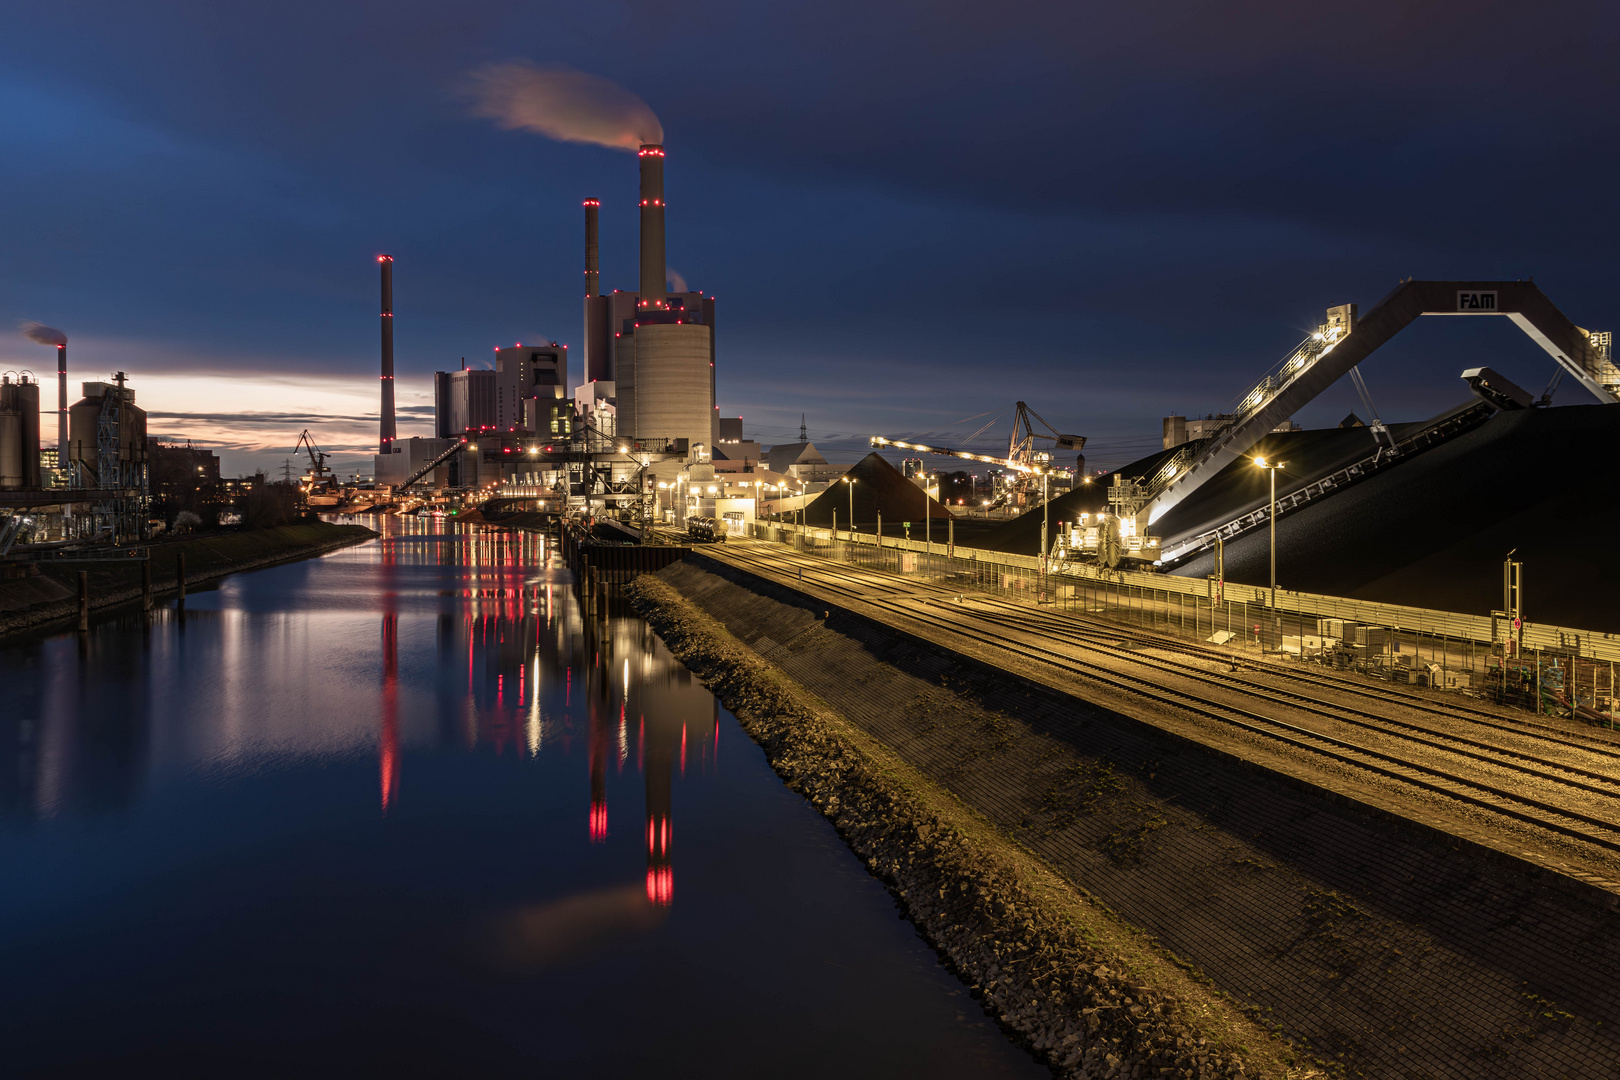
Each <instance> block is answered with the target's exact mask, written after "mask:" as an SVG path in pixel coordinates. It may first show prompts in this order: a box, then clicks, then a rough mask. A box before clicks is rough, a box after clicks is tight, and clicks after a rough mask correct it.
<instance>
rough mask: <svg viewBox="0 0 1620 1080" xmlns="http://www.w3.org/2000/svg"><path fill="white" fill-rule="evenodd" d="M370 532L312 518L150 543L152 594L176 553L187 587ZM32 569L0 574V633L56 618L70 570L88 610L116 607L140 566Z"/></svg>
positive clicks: (132, 591)
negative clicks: (84, 581)
mask: <svg viewBox="0 0 1620 1080" xmlns="http://www.w3.org/2000/svg"><path fill="white" fill-rule="evenodd" d="M376 535H377V533H376V532H374V531H372V530H371V529H368V528H366V527H365V526H364V525H339V524H336V523H334V522H329V521H315V522H308V523H305V524H300V525H282V526H279V527H277V528H273V529H254V530H251V531H245V532H229V533H217V534H213V535H209V536H199V537H196V538H194V539H189V540H171V541H168V542H166V543H155V544H152V545H151V548H150V550H151V553H152V560H151V567H152V594H153V596H154V597H157V596H162V595H164V594H167V593H172V592H174V591H176V590H177V589H178V588H179V579H178V577H177V567H178V557H179V556H180V555H184V556H185V561H186V581H185V584H186V587H187V588H188V589H190V588H193V587H196V586H200V585H205V584H207V583H208V582H211V581H215V580H218V579H219V578H222V577H224V576H225V575H227V574H234V573H239V572H241V571H244V570H256V569H259V568H260V567H265V566H273V565H275V564H276V563H281V562H288V561H290V560H293V559H307V558H309V557H310V556H312V555H319V554H322V553H323V552H327V551H332V550H334V549H336V548H340V547H347V546H348V545H350V544H358V543H361V542H362V541H365V540H370V539H371V538H373V537H375V536H376ZM35 566H36V567H37V569H38V572H37V573H35V574H31V575H29V576H26V577H20V578H13V579H10V580H6V581H0V638H4V637H6V636H8V635H11V634H16V633H21V632H23V631H26V630H32V629H35V628H38V627H41V626H46V625H49V624H50V623H53V622H57V621H59V620H63V619H70V618H73V617H74V616H75V615H76V614H77V612H78V574H79V572H80V571H81V570H82V571H84V572H85V573H87V574H88V575H89V583H90V608H91V610H92V611H96V610H100V609H103V608H110V607H116V606H117V605H119V604H127V603H130V602H131V601H139V600H140V598H141V566H142V564H141V563H140V562H137V561H134V560H128V561H121V562H74V561H70V560H65V559H64V560H61V561H48V560H47V561H42V562H40V563H37V564H35Z"/></svg>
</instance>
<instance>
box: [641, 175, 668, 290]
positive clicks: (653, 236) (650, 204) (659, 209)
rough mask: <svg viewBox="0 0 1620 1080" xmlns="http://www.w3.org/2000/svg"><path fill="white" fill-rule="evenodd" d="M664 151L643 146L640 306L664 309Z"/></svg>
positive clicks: (665, 272)
mask: <svg viewBox="0 0 1620 1080" xmlns="http://www.w3.org/2000/svg"><path fill="white" fill-rule="evenodd" d="M667 272H668V267H667V266H666V265H665V263H664V148H663V147H662V146H659V145H657V144H655V143H644V144H643V145H642V147H641V306H642V307H644V308H662V307H665V306H667V305H666V302H665V301H666V298H667V294H666V293H665V291H664V280H665V276H666V274H667Z"/></svg>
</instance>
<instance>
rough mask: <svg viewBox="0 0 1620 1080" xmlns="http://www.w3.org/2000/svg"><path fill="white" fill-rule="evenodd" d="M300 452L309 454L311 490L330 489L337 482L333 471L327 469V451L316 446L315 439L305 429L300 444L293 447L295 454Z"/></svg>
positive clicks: (299, 438)
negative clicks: (305, 451) (304, 451)
mask: <svg viewBox="0 0 1620 1080" xmlns="http://www.w3.org/2000/svg"><path fill="white" fill-rule="evenodd" d="M300 450H307V451H308V452H309V485H310V487H311V488H321V487H328V486H330V485H331V484H333V483H335V482H336V477H334V476H333V475H332V470H330V469H328V468H327V467H326V458H327V454H326V451H324V450H322V449H321V448H320V447H318V446H316V445H315V437H314V436H313V435H311V434H310V433H309V429H308V428H305V429H304V433H303V434H302V435H300V436H298V442H297V443H296V444H295V445H294V446H293V453H294V454H297V453H298V451H300Z"/></svg>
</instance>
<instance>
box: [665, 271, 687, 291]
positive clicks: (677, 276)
mask: <svg viewBox="0 0 1620 1080" xmlns="http://www.w3.org/2000/svg"><path fill="white" fill-rule="evenodd" d="M664 279H665V281H666V282H668V284H669V287H670V291H671V292H689V291H690V290H689V289H687V287H686V279H685V278H683V277H682V276H681V272H680V271H679V270H676V269H675V268H673V267H670V266H666V267H664Z"/></svg>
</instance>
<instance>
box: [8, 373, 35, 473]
mask: <svg viewBox="0 0 1620 1080" xmlns="http://www.w3.org/2000/svg"><path fill="white" fill-rule="evenodd" d="M17 389H18V387H17V384H16V383H14V382H12V381H11V376H9V375H7V376H4V377H3V378H0V488H3V489H5V490H7V491H15V490H17V489H18V488H20V487H22V486H23V431H22V412H21V410H20V409H19V408H18V402H17V399H16V391H17ZM35 449H36V451H37V449H38V448H37V447H36V448H35ZM36 457H37V453H36Z"/></svg>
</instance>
